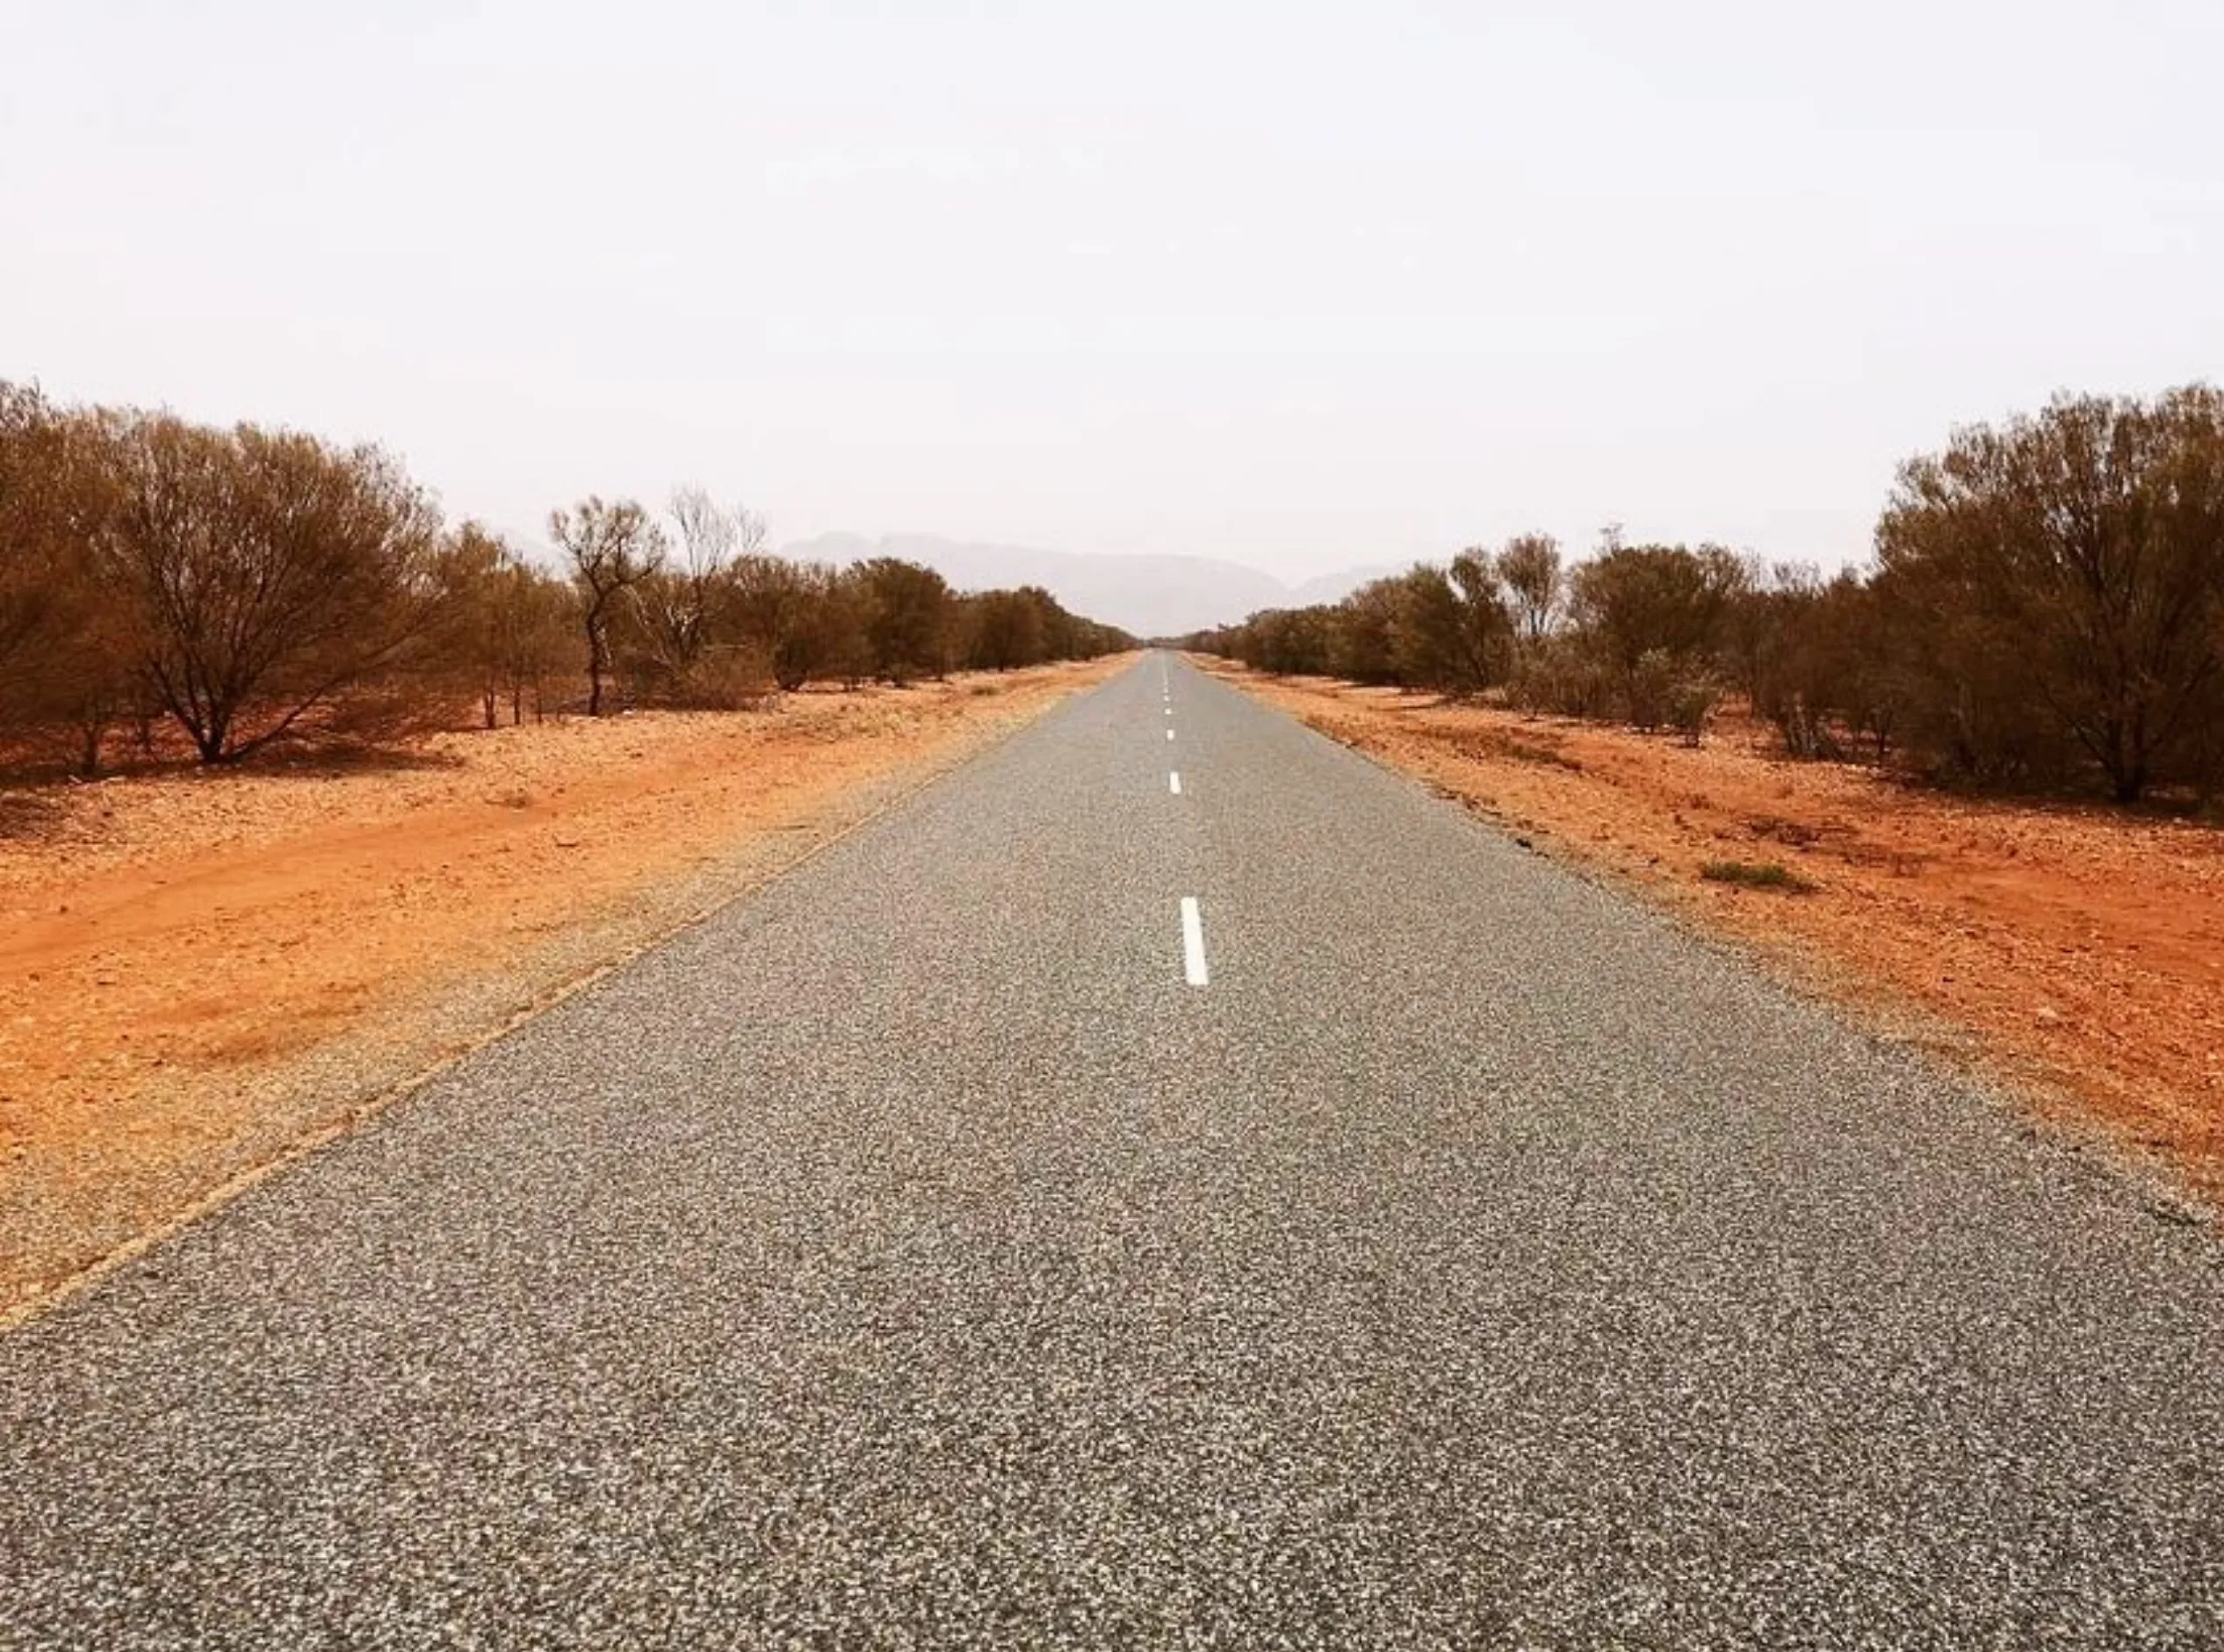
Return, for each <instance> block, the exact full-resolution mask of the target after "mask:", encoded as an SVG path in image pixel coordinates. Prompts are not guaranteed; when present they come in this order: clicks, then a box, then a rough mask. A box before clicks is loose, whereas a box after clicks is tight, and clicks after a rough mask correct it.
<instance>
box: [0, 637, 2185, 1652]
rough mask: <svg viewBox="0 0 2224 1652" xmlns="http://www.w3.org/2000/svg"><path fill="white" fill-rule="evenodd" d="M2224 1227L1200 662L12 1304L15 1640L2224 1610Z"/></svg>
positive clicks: (2005, 1624) (1043, 1630)
mask: <svg viewBox="0 0 2224 1652" xmlns="http://www.w3.org/2000/svg"><path fill="white" fill-rule="evenodd" d="M2220 1261H2224V1246H2220V1244H2218V1242H2217V1240H2216V1239H2215V1237H2213V1235H2212V1234H2210V1233H2208V1232H2206V1231H2205V1230H2202V1229H2200V1228H2199V1227H2196V1226H2192V1225H2188V1224H2186V1223H2183V1222H2179V1221H2173V1220H2171V1219H2170V1218H2169V1217H2168V1216H2167V1215H2166V1214H2163V1213H2162V1212H2161V1210H2160V1209H2159V1208H2158V1207H2157V1206H2156V1205H2155V1202H2154V1201H2151V1200H2150V1199H2148V1197H2147V1196H2146V1195H2144V1194H2142V1193H2141V1190H2140V1188H2139V1187H2138V1186H2137V1185H2136V1184H2135V1183H2134V1181H2132V1180H2131V1179H2127V1178H2125V1177H2123V1176H2120V1175H2119V1174H2118V1173H2116V1172H2113V1171H2112V1170H2110V1169H2108V1168H2107V1167H2105V1165H2102V1164H2101V1163H2100V1162H2099V1161H2098V1159H2096V1158H2092V1157H2090V1156H2089V1155H2087V1154H2085V1153H2083V1152H2081V1151H2076V1150H2073V1149H2071V1148H2069V1147H2067V1146H2064V1145H2062V1143H2057V1142H2054V1141H2051V1140H2049V1139H2047V1138H2045V1137H2043V1136H2040V1135H2038V1134H2036V1133H2034V1132H2033V1131H2032V1130H2030V1129H2028V1128H2026V1127H2025V1126H2024V1125H2022V1124H2021V1123H2020V1122H2018V1115H2017V1114H2016V1112H2015V1111H2014V1109H2013V1108H2012V1107H2007V1106H2004V1105H2003V1104H2001V1103H1999V1102H1997V1101H1995V1100H1989V1099H1987V1098H1986V1097H1984V1096H1983V1095H1982V1094H1979V1093H1976V1092H1975V1091H1973V1090H1971V1089H1970V1088H1968V1087H1967V1086H1963V1085H1962V1084H1960V1083H1959V1082H1957V1081H1955V1080H1953V1079H1951V1078H1946V1077H1943V1076H1941V1075H1940V1074H1939V1072H1937V1071H1934V1070H1933V1069H1932V1068H1930V1067H1928V1066H1926V1064H1924V1061H1923V1060H1922V1059H1921V1058H1920V1057H1917V1055H1915V1054H1913V1053H1911V1052H1910V1051H1909V1050H1905V1049H1902V1048H1895V1047H1892V1046H1889V1045H1887V1044H1884V1043H1881V1042H1878V1041H1877V1040H1875V1039H1873V1038H1870V1037H1868V1036H1866V1035H1863V1034H1861V1033H1860V1032H1859V1031H1857V1030H1856V1029H1854V1028H1852V1027H1851V1026H1850V1025H1849V1024H1848V1023H1847V1022H1845V1021H1843V1020H1842V1019H1840V1018H1839V1017H1838V1016H1837V1015H1835V1014H1832V1013H1831V1012H1830V1011H1829V1010H1827V1009H1825V1008H1823V1007H1820V1006H1816V1005H1815V1004H1812V1003H1809V1002H1807V1001H1804V1000H1802V999H1799V998H1797V997H1795V996H1794V995H1792V994H1791V993H1788V992H1786V991H1784V990H1782V989H1780V988H1779V987H1777V986H1774V985H1770V984H1768V983H1767V982H1766V981H1765V980H1764V979H1763V978H1762V977H1760V976H1759V975H1758V974H1757V973H1755V972H1754V971H1753V970H1751V968H1750V967H1749V966H1748V965H1746V964H1744V963H1742V962H1740V961H1739V960H1738V959H1737V957H1735V956H1732V955H1730V954H1729V953H1728V952H1726V951H1723V950H1721V949H1716V948H1715V947H1713V946H1711V945H1709V944H1707V943H1704V942H1702V941H1698V940H1696V939H1694V938H1693V937H1691V936H1690V935H1688V934H1686V933H1684V932H1682V931H1680V930H1679V928H1678V927H1676V926H1675V925H1674V924H1672V922H1670V921H1669V920H1665V919H1664V918H1662V917H1659V916H1657V915H1655V914H1652V913H1648V912H1647V911H1645V910H1643V909H1642V908H1641V907H1639V906H1637V905H1635V904H1633V903H1632V902H1631V901H1629V900H1628V898H1624V897H1622V896H1621V895H1618V894H1615V893H1613V892H1611V891H1606V890H1602V889H1600V888H1599V887H1597V886H1594V885H1593V884H1589V883H1586V882H1585V881H1584V880H1582V879H1580V878H1578V877H1576V876H1572V875H1571V874H1569V873H1568V872H1566V871H1564V870H1563V869H1558V868H1556V867H1555V866H1554V865H1552V864H1551V863H1549V862H1546V861H1543V860H1542V859H1540V858H1539V857H1537V856H1534V855H1530V854H1527V853H1526V852H1524V850H1523V849H1522V848H1520V846H1519V845H1518V844H1516V843H1515V842H1513V841H1512V840H1508V839H1507V838H1506V837H1505V836H1503V835H1501V834H1499V833H1494V832H1493V831H1491V830H1490V829H1489V828H1487V827H1486V826H1484V825H1482V824H1480V823H1478V822H1477V821H1475V820H1474V819H1470V818H1469V816H1467V815H1466V814H1464V813H1463V812H1461V811H1460V810H1458V809H1457V808H1455V807H1454V806H1452V805H1450V804H1446V803H1443V802H1441V801H1439V800H1437V799H1435V798H1433V797H1430V796H1428V795H1427V794H1426V792H1425V791H1424V790H1421V789H1419V788H1418V787H1416V786H1415V785H1413V784H1412V783H1407V782H1405V781H1404V780H1401V779H1399V778H1397V777H1396V776H1391V775H1390V774H1387V773H1385V772H1383V770H1381V769H1378V768H1375V767H1373V766H1372V765H1370V764H1369V763H1368V762H1367V761H1364V760H1362V759H1361V758H1359V757H1357V756H1354V755H1353V754H1350V753H1347V752H1346V751H1344V750H1342V749H1340V748H1339V747H1335V746H1333V745H1331V744H1330V743H1328V742H1327V741H1325V740H1324V739H1320V738H1318V737H1317V736H1316V735H1314V734H1311V733H1310V732H1306V731H1305V730H1303V729H1302V728H1300V727H1299V726H1298V725H1296V724H1295V723H1293V722H1291V721H1289V720H1288V719H1287V718H1283V717H1282V716H1280V715H1279V714H1277V713H1275V712H1273V711H1268V710H1266V709H1264V708H1262V707H1260V705H1258V704H1256V703H1253V702H1251V701H1249V700H1247V699H1246V698H1244V697H1242V696H1240V695H1238V693H1236V692H1235V691H1233V690H1232V689H1228V688H1226V687H1224V686H1222V685H1220V684H1218V683H1217V682H1213V681H1211V680H1210V679H1209V678H1207V677H1205V676H1203V675H1201V674H1199V673H1197V672H1195V671H1194V670H1192V669H1191V668H1189V667H1187V666H1185V665H1183V664H1181V662H1180V661H1178V660H1170V659H1168V658H1167V657H1166V656H1164V655H1149V656H1145V657H1144V659H1142V660H1140V661H1139V662H1138V663H1137V665H1136V666H1135V667H1133V668H1131V669H1129V670H1127V671H1125V672H1123V673H1122V674H1121V675H1118V676H1117V677H1116V678H1115V679H1113V680H1112V681H1111V682H1108V683H1107V684H1105V685H1104V686H1103V687H1101V688H1099V689H1096V690H1094V691H1093V692H1091V693H1089V694H1087V695H1085V696H1081V697H1079V698H1077V699H1075V700H1073V701H1072V702H1069V703H1066V704H1065V705H1064V706H1062V707H1060V708H1059V709H1058V710H1057V711H1054V712H1052V713H1051V715H1049V716H1048V717H1046V718H1043V719H1042V720H1041V721H1039V722H1037V723H1036V724H1035V725H1032V726H1030V727H1029V728H1028V729H1026V730H1025V731H1023V732H1021V733H1020V734H1018V735H1017V736H1015V738H1013V739H1009V740H1007V742H1005V743H1004V744H1003V745H1001V746H1000V747H997V748H996V749H994V750H993V751H992V752H991V753H989V754H986V755H985V756H983V757H981V758H979V759H978V760H976V761H973V762H972V763H971V764H970V765H968V766H967V767H965V768H963V769H961V770H959V771H958V772H957V773H956V774H955V775H953V776H950V777H948V778H947V779H945V780H943V781H942V782H941V783H937V784H936V785H935V786H933V787H931V788H929V789H928V790H925V791H923V792H921V793H919V794H917V795H915V796H914V797H912V798H911V799H910V800H909V801H908V802H906V803H905V804H901V805H899V806H898V807H897V808H896V809H894V810H893V811H892V812H889V813H887V814H885V815H884V816H883V817H881V818H880V819H878V820H877V821H876V822H875V823H873V824H872V825H871V826H868V827H867V828H865V829H864V830H863V831H860V832H858V833H855V834H854V835H852V836H850V837H848V839H846V840H842V841H841V842H840V843H839V844H837V845H836V846H834V848H831V849H829V850H828V851H827V852H826V853H823V854H821V855H818V856H817V857H816V858H814V859H812V861H810V862H807V863H805V865H803V866H802V867H800V868H798V869H795V870H794V871H792V872H791V873H790V874H789V875H788V876H785V877H783V878H782V879H780V880H779V881H778V882H776V884H772V885H771V886H769V888H767V889H765V890H763V891H760V892H758V893H756V894H755V895H753V896H751V897H749V898H746V899H743V900H741V901H739V902H737V903H735V904H734V905H731V906H729V907H726V908H725V909H724V910H723V911H721V912H720V913H718V914H717V915H715V916H713V917H712V918H711V919H709V920H706V921H705V922H704V923H702V924H700V925H697V927H693V928H691V929H690V930H687V931H685V932H684V933H682V934H680V935H678V936H677V937H675V939H673V940H672V941H669V942H668V943H667V944H666V945H664V946H662V947H661V948H660V949H656V950H655V951H653V952H652V953H650V954H648V955H647V956H644V957H642V958H640V959H639V960H638V961H637V962H635V963H632V964H631V965H630V966H628V967H626V968H625V969H623V970H619V971H617V973H615V974H613V975H611V976H610V977H606V978H605V979H603V981H601V982H600V983H598V984H597V985H594V986H593V987H591V988H589V989H588V990H586V991H584V992H581V993H579V994H577V995H575V996H574V997H572V998H570V999H567V1000H566V1001H565V1002H564V1003H562V1004H561V1005H560V1006H558V1007H556V1008H554V1009H552V1010H551V1011H550V1012H549V1013H547V1014H544V1015H542V1016H540V1017H539V1018H538V1019H537V1020H535V1021H531V1022H530V1023H528V1024H527V1025H525V1026H524V1027H523V1028H519V1029H518V1030H517V1031H516V1032H515V1033H514V1034H512V1035H510V1036H509V1037H507V1038H504V1039H502V1041H500V1042H497V1043H495V1044H494V1045H491V1046H489V1047H488V1048H487V1049H485V1050H482V1051H480V1053H479V1054H477V1055H475V1056H473V1057H470V1058H468V1059H466V1060H465V1061H464V1062H462V1063H461V1064H459V1065H457V1066H455V1067H453V1068H452V1069H451V1070H449V1071H447V1072H446V1073H444V1075H443V1076H441V1077H439V1078H437V1079H435V1080H434V1081H433V1082H431V1083H430V1084H429V1085H428V1086H425V1087H424V1089H423V1090H422V1091H421V1092H420V1093H417V1094H416V1095H415V1096H414V1097H412V1098H410V1099H409V1100H407V1101H405V1102H403V1103H401V1104H400V1105H398V1106H397V1107H394V1109H392V1110H391V1111H389V1112H388V1113H387V1114H386V1115H384V1116H383V1117H382V1118H381V1119H379V1121H378V1122H375V1123H373V1124H372V1125H370V1126H368V1127H367V1128H365V1129H362V1130H361V1131H359V1132H357V1134H355V1135H354V1136H350V1137H349V1138H347V1139H345V1140H343V1141H342V1142H340V1143H337V1144H336V1145H335V1146H333V1147H331V1148H329V1150H327V1151H323V1152H321V1153H319V1154H317V1155H315V1156H314V1157H313V1158H310V1159H308V1160H307V1161H305V1162H304V1163H302V1164H301V1165H298V1166H296V1167H294V1168H292V1169H291V1170H289V1171H286V1172H283V1173H281V1174H279V1175H278V1176H276V1177H273V1178H271V1179H269V1180H266V1181H264V1183H262V1184H260V1185H259V1186H257V1187H254V1188H253V1189H252V1190H251V1191H249V1192H248V1193H247V1194H244V1195H242V1197H240V1198H239V1199H237V1200H236V1201H234V1202H232V1203H231V1204H229V1205H228V1206H227V1207H225V1208H222V1209H220V1210H219V1211H218V1212H216V1213H215V1214H214V1215H213V1216H208V1217H207V1218H206V1219H204V1220H202V1221H200V1222H199V1223H194V1224H192V1225H191V1226H190V1227H189V1228H187V1229H185V1230H184V1231H183V1232H181V1233H180V1234H178V1235H177V1237H174V1238H172V1239H170V1240H169V1241H167V1242H165V1243H164V1244H160V1245H158V1246H157V1247H155V1249H154V1250H152V1251H151V1252H148V1253H147V1254H145V1255H144V1256H142V1257H141V1258H140V1259H137V1260H135V1261H133V1262H130V1263H128V1264H126V1265H125V1266H122V1267H120V1268H119V1270H117V1271H116V1272H115V1273H112V1274H111V1275H110V1276H109V1277H108V1278H106V1279H105V1280H103V1281H102V1282H101V1283H99V1284H98V1285H97V1286H95V1287H94V1288H91V1289H90V1290H87V1291H85V1292H83V1293H82V1294H80V1295H77V1296H76V1297H74V1298H72V1299H70V1300H69V1301H66V1302H62V1303H61V1304H59V1305H57V1306H56V1307H54V1309H51V1310H49V1311H48V1312H47V1313H45V1314H44V1315H42V1316H40V1317H38V1318H36V1319H34V1320H33V1321H32V1322H31V1323H30V1324H27V1325H25V1326H24V1327H22V1328H20V1329H18V1330H17V1331H13V1332H11V1333H9V1334H7V1335H6V1336H4V1337H0V1646H4V1647H7V1648H42V1649H43V1648H78V1647H83V1648H200V1647H215V1648H229V1647H241V1648H249V1647H253V1648H356V1647H396V1648H403V1647H407V1648H417V1647H428V1648H430V1647H453V1648H512V1647H516V1648H528V1647H530V1648H544V1647H545V1648H570V1647H578V1648H632V1647H639V1648H648V1647H660V1648H661V1647H672V1648H697V1647H700V1648H712V1647H727V1646H732V1647H758V1646H762V1647H811V1648H841V1647H861V1648H862V1647H921V1648H928V1647H1013V1648H1033V1647H1112V1646H1121V1647H1128V1646H1133V1647H1160V1646H1165V1647H1208V1646H1212V1647H1217V1646H1227V1647H1323V1648H1329V1647H1334V1648H1347V1647H1349V1648H1367V1647H1470V1646H1472V1647H1498V1646H1504V1647H1538V1648H1547V1647H1567V1648H1600V1647H1621V1646H1627V1647H1641V1648H1668V1647H1674V1648H1683V1647H1756V1648H1789V1647H1830V1648H1852V1647H1879V1648H1902V1647H1939V1648H2033V1647H2045V1646H2065V1647H2068V1646H2077V1647H2117V1646H2123V1647H2184V1648H2216V1647H2220V1646H2224V1266H2220Z"/></svg>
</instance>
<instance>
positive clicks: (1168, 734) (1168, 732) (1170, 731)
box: [1166, 729, 1173, 739]
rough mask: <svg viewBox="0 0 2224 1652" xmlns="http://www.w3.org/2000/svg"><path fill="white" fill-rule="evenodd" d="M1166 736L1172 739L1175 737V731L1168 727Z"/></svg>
mask: <svg viewBox="0 0 2224 1652" xmlns="http://www.w3.org/2000/svg"><path fill="white" fill-rule="evenodd" d="M1166 738H1167V739H1173V730H1172V729H1168V730H1167V731H1166Z"/></svg>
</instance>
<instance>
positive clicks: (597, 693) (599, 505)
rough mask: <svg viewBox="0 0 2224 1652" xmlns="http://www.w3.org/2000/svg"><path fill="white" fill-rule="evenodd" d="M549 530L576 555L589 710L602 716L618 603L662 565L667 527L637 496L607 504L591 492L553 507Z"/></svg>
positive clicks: (574, 570) (575, 575)
mask: <svg viewBox="0 0 2224 1652" xmlns="http://www.w3.org/2000/svg"><path fill="white" fill-rule="evenodd" d="M548 533H549V537H551V538H552V539H554V540H555V541H556V543H557V544H558V545H560V546H561V547H562V548H563V552H564V554H565V555H566V556H567V557H569V558H570V559H571V564H572V581H573V583H574V585H576V586H577V587H578V588H579V596H580V620H581V626H582V627H583V628H584V631H585V633H586V637H587V685H588V686H587V712H588V716H589V717H600V716H602V714H603V681H604V679H606V678H607V677H608V676H609V675H610V624H611V622H612V620H613V619H615V618H616V617H617V603H618V602H619V601H620V600H621V599H622V598H623V597H624V595H625V593H626V592H627V591H629V590H631V589H632V588H634V587H635V586H637V585H639V583H640V582H641V581H643V580H646V579H647V578H648V577H649V576H650V575H651V574H656V573H658V572H660V571H661V569H662V568H663V566H664V557H665V541H664V534H663V530H661V529H660V528H658V527H657V525H656V524H655V523H653V522H652V521H650V520H649V514H648V512H646V510H644V509H641V507H640V506H639V504H638V503H636V502H635V501H632V500H630V499H621V500H618V501H616V502H614V503H605V502H604V501H603V500H602V499H601V498H599V497H596V496H593V495H590V496H588V498H586V499H583V500H581V501H580V503H579V505H578V506H577V508H576V509H573V510H553V511H551V512H550V513H549V515H548Z"/></svg>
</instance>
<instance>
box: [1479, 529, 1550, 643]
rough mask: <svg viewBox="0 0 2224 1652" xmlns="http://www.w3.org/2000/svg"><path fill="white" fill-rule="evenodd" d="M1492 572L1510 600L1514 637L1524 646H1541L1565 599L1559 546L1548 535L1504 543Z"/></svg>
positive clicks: (1539, 534)
mask: <svg viewBox="0 0 2224 1652" xmlns="http://www.w3.org/2000/svg"><path fill="white" fill-rule="evenodd" d="M1494 571H1495V572H1496V574H1497V575H1498V581H1499V582H1500V583H1501V584H1502V585H1504V586H1505V588H1506V592H1507V594H1508V596H1509V599H1510V600H1509V602H1508V603H1507V609H1508V612H1509V613H1510V615H1511V617H1512V623H1513V631H1514V634H1515V635H1516V636H1517V637H1518V638H1520V640H1521V641H1522V642H1523V643H1525V644H1530V645H1534V644H1536V643H1540V642H1542V641H1543V640H1544V639H1545V638H1547V637H1549V636H1550V635H1551V633H1552V628H1553V626H1554V625H1555V624H1556V623H1557V622H1558V620H1559V617H1560V612H1561V605H1562V603H1563V602H1564V601H1565V600H1566V595H1567V577H1566V574H1564V572H1563V570H1562V567H1561V563H1560V542H1559V541H1558V540H1556V539H1555V538H1554V537H1552V536H1551V535H1550V534H1544V533H1525V534H1521V535H1519V536H1517V537H1514V538H1512V539H1509V540H1507V541H1506V548H1505V549H1504V550H1502V551H1500V552H1498V558H1497V561H1496V566H1495V570H1494Z"/></svg>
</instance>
